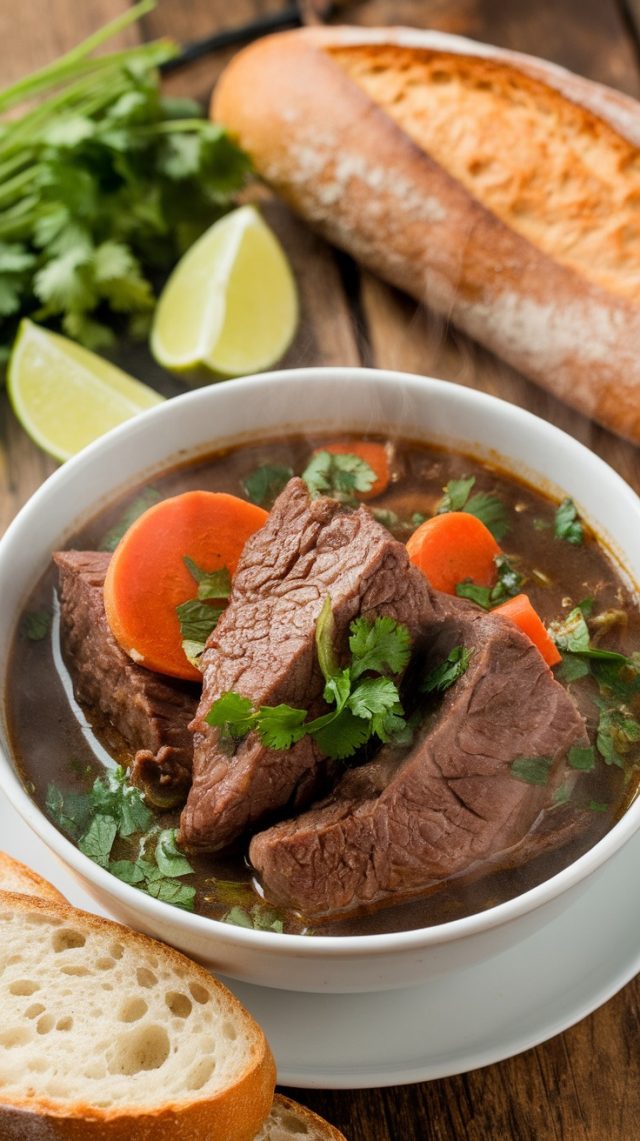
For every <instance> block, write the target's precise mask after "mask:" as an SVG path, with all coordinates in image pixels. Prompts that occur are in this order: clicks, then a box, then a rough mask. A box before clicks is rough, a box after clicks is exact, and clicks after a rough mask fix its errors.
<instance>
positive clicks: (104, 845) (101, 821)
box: [46, 766, 195, 910]
mask: <svg viewBox="0 0 640 1141" xmlns="http://www.w3.org/2000/svg"><path fill="white" fill-rule="evenodd" d="M46 807H47V811H48V813H49V816H50V817H51V819H52V820H53V821H54V822H55V823H56V824H58V825H59V826H60V827H61V828H62V829H63V830H64V831H65V832H67V833H69V834H70V835H71V836H72V837H73V839H74V840H75V841H76V843H77V845H78V848H79V849H80V851H81V852H83V853H84V855H85V856H88V857H89V859H91V860H93V861H94V863H96V864H99V866H100V867H102V868H106V869H107V871H109V872H111V874H112V875H115V876H116V877H117V878H118V879H121V880H123V881H124V882H125V883H128V884H131V885H133V886H134V887H137V888H139V889H140V890H141V891H144V892H146V893H147V894H148V895H153V896H154V897H155V898H156V899H163V900H165V902H167V903H173V904H175V905H176V906H177V907H182V908H185V909H187V910H193V905H194V900H195V888H194V887H192V886H190V885H188V884H183V883H180V882H179V879H180V878H181V877H182V876H185V875H190V874H191V873H192V872H193V868H192V867H191V864H190V863H189V861H188V860H187V858H186V856H185V855H184V854H183V853H182V852H181V851H180V850H179V848H178V846H177V843H176V831H175V829H173V828H165V829H162V830H161V829H159V828H158V826H157V824H156V823H155V816H154V814H153V812H151V810H150V809H149V808H148V807H147V805H146V804H145V801H144V796H143V794H142V793H141V792H140V790H139V789H137V788H134V786H133V785H131V784H129V783H128V780H127V774H126V772H125V770H124V769H123V768H122V767H121V766H118V767H116V768H115V769H113V770H111V771H109V772H108V773H105V775H104V776H102V777H98V778H97V779H96V780H95V781H94V783H93V786H92V788H91V791H90V792H89V793H85V794H80V795H79V794H73V795H71V796H69V795H68V794H64V793H62V792H61V790H60V789H58V788H57V787H56V786H55V785H50V786H49V789H48V791H47V799H46ZM134 837H135V848H136V858H135V859H131V858H114V849H115V848H116V847H122V846H123V845H122V843H119V842H123V841H124V842H126V841H130V842H131V841H132V840H133V838H134ZM126 846H127V845H126V843H125V844H124V847H125V849H126Z"/></svg>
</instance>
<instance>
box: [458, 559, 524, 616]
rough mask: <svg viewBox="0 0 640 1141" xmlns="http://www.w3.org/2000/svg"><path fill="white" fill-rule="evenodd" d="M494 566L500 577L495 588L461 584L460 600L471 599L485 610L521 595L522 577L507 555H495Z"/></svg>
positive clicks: (467, 583) (471, 583)
mask: <svg viewBox="0 0 640 1141" xmlns="http://www.w3.org/2000/svg"><path fill="white" fill-rule="evenodd" d="M493 561H494V564H495V568H496V572H497V575H498V578H497V581H496V583H495V585H494V586H476V584H475V583H474V582H459V583H457V585H456V594H457V595H458V597H459V598H469V599H470V600H471V601H472V602H475V603H477V605H478V606H482V607H483V608H484V609H485V610H492V609H493V607H494V606H499V605H500V603H501V602H504V600H505V599H506V598H513V597H515V595H516V594H519V593H520V588H521V586H522V583H523V577H522V575H521V574H520V573H519V572H518V571H517V570H516V569H515V568H514V567H513V566H512V565H511V563H510V561H509V559H508V558H507V556H506V555H495V556H494V559H493Z"/></svg>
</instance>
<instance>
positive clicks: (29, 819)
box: [0, 366, 640, 960]
mask: <svg viewBox="0 0 640 1141" xmlns="http://www.w3.org/2000/svg"><path fill="white" fill-rule="evenodd" d="M328 378H339V379H340V381H341V382H342V383H349V384H356V385H358V384H361V385H363V386H367V387H368V386H370V385H371V383H373V384H380V385H385V386H386V385H388V384H389V383H391V384H399V383H402V384H405V385H408V386H409V387H410V388H414V387H415V389H416V391H418V390H420V391H421V392H423V393H430V394H431V395H432V396H433V397H434V398H436V399H438V398H442V397H444V398H445V399H447V400H450V401H451V402H452V403H453V405H454V406H455V405H456V404H458V403H459V402H460V403H462V404H465V405H468V406H470V407H471V408H477V409H479V410H480V409H482V410H483V411H487V410H488V411H492V412H494V413H495V414H496V415H497V416H502V417H503V418H507V419H511V420H512V422H514V423H517V424H519V425H521V426H522V427H523V428H525V429H526V428H529V429H530V430H531V431H535V432H543V433H545V434H546V435H547V437H548V439H549V442H550V444H553V443H558V444H560V443H561V444H562V446H563V447H564V448H565V449H566V448H568V449H569V450H570V451H571V452H572V453H573V454H574V455H575V456H576V457H577V458H579V459H580V460H581V461H582V463H583V464H586V465H588V466H590V467H591V469H592V471H593V476H594V477H597V476H598V474H600V475H602V476H606V478H607V479H608V480H609V481H610V482H612V483H613V484H614V485H617V491H618V492H619V494H620V495H622V496H623V497H624V498H626V499H627V501H628V503H629V506H630V507H631V508H632V509H633V510H635V511H636V512H637V514H638V521H639V522H640V498H639V497H638V496H637V495H636V493H635V492H634V491H633V489H632V488H631V487H630V486H629V485H628V484H627V483H626V482H625V480H624V479H623V478H622V476H620V475H619V474H618V473H617V472H616V471H615V470H614V469H613V468H612V467H611V466H610V465H609V464H607V463H606V461H605V460H603V459H602V458H601V457H600V456H598V455H596V454H595V453H594V452H591V451H590V449H589V448H587V447H586V446H585V445H584V444H582V443H581V442H580V441H578V440H577V439H575V438H574V437H573V436H571V435H570V434H569V433H567V432H565V431H563V430H562V429H561V428H558V427H556V426H555V425H553V424H551V423H549V422H548V421H546V420H544V419H543V418H542V417H539V416H537V415H535V413H533V412H530V411H528V410H527V409H523V408H520V407H519V406H518V405H515V404H512V403H510V402H508V401H506V400H504V399H502V398H500V397H497V396H494V395H492V394H490V393H487V392H484V391H482V390H479V389H473V388H467V387H466V386H463V385H459V384H456V383H455V382H453V381H447V380H442V379H438V378H435V377H430V376H422V375H420V374H417V373H407V372H401V371H397V370H392V369H377V368H364V367H357V366H350V367H341V366H313V367H308V368H307V367H302V368H296V369H280V370H275V371H272V372H267V373H260V374H256V375H253V376H247V377H242V378H237V379H235V380H233V381H232V382H224V384H223V385H218V386H206V387H203V388H197V389H194V390H191V391H187V392H184V393H181V394H180V395H178V396H175V397H171V398H170V399H168V400H167V401H166V402H165V403H163V404H160V405H157V406H155V407H153V408H150V409H148V410H146V411H145V412H143V413H141V414H140V415H138V416H136V417H134V418H133V419H131V420H128V421H126V422H125V423H123V424H121V425H119V426H118V427H116V428H114V429H112V430H111V431H109V432H108V433H106V434H105V435H104V436H102V437H101V438H100V439H98V440H97V441H95V442H94V443H93V444H91V445H89V446H88V447H87V448H85V449H83V450H82V451H81V452H80V453H79V454H78V455H76V456H74V457H72V458H71V459H70V460H68V461H67V462H66V463H65V464H64V465H63V466H61V467H59V468H58V469H57V470H56V471H54V472H53V473H52V474H51V475H50V476H49V477H48V478H47V479H46V480H45V481H44V482H43V483H42V484H41V485H40V487H38V489H37V490H36V491H35V492H34V493H33V495H32V496H31V497H30V498H29V499H28V500H27V502H26V503H25V504H24V505H23V507H22V508H21V509H20V510H19V511H18V513H17V514H16V516H15V518H14V519H13V520H12V521H11V523H10V524H9V526H8V527H7V529H6V531H5V533H4V535H3V536H2V537H0V568H1V567H2V565H3V563H4V560H5V558H6V552H7V549H9V550H10V549H11V547H12V545H13V544H14V542H16V541H17V540H19V538H20V534H21V532H22V531H23V530H25V528H28V527H29V525H30V523H31V518H32V516H34V515H36V516H37V514H38V513H39V512H40V511H41V510H44V509H46V505H47V503H48V501H49V499H50V498H51V497H52V496H53V497H54V498H57V497H58V495H59V494H63V493H64V490H65V489H66V488H67V487H68V486H69V485H73V483H74V482H75V481H76V480H77V478H78V477H79V476H81V475H82V473H83V472H84V471H85V470H87V469H88V470H90V469H91V468H92V466H93V465H94V463H95V462H96V461H100V460H105V459H107V458H108V457H109V455H110V453H112V452H115V453H117V452H118V451H121V449H122V447H123V446H124V443H126V442H127V441H128V442H129V443H131V442H132V441H133V440H135V437H136V436H137V435H139V434H140V433H141V432H146V431H148V430H149V428H150V427H153V426H154V425H156V424H157V423H162V422H163V421H165V420H168V419H169V418H170V417H171V416H172V414H173V413H174V411H175V409H176V407H178V406H179V407H184V406H187V405H188V406H191V405H194V406H195V407H198V406H199V405H200V404H203V405H205V406H206V405H208V404H209V402H210V401H213V402H214V403H215V402H216V399H218V397H217V396H216V393H227V392H229V389H230V388H232V391H233V392H235V393H236V394H237V399H242V397H243V395H244V396H245V397H247V396H249V395H250V394H251V393H252V392H254V391H255V389H256V386H260V387H262V386H265V385H284V384H290V385H293V386H295V385H297V384H298V383H300V382H304V383H306V384H308V383H310V382H313V381H314V380H321V379H328ZM376 430H378V429H376ZM289 434H292V433H291V432H290V433H289ZM254 435H255V433H254ZM419 435H420V437H421V438H424V439H425V440H428V438H429V434H428V431H427V432H421V433H419ZM234 439H235V440H237V439H238V433H235V434H234V435H233V436H226V437H225V436H224V435H220V433H219V432H218V430H217V429H216V430H215V441H212V442H215V445H216V446H218V445H220V446H226V444H227V443H232V442H233V440H234ZM123 442H124V443H123ZM452 447H453V445H452ZM209 450H211V449H209ZM478 451H479V449H478ZM176 454H180V455H181V452H180V449H176ZM203 454H204V453H203ZM469 454H470V455H471V454H473V449H471V450H470V451H469ZM505 459H506V460H508V459H509V457H507V456H505ZM181 462H188V457H187V456H184V455H181ZM515 462H516V461H515V458H513V457H512V469H511V470H512V472H513V473H514V474H515V475H516V477H517V472H516V471H514V467H515ZM170 464H171V457H168V459H167V460H165V461H163V462H162V463H161V462H158V464H157V465H153V470H154V471H157V472H159V471H161V470H162V468H163V467H164V468H165V469H166V468H167V467H168V466H170ZM506 470H507V471H509V468H508V467H507V468H506ZM145 472H146V469H145V470H141V471H139V472H138V474H137V475H136V476H134V477H132V478H131V479H129V480H127V483H128V484H130V485H133V484H134V483H139V482H140V481H141V480H142V479H144V478H145ZM540 475H541V478H542V473H540ZM120 490H121V488H117V489H115V490H114V491H113V492H112V493H111V494H108V495H107V496H105V497H104V499H103V502H104V503H105V504H106V503H107V502H108V501H109V499H111V500H112V501H113V499H114V498H115V497H116V496H117V495H118V493H119V491H120ZM99 509H100V504H97V505H96V510H99ZM77 524H78V519H77V517H76V525H77ZM72 530H73V527H69V528H67V531H68V533H72ZM31 585H33V583H31ZM2 681H3V693H2V704H3V707H4V694H5V686H6V679H5V678H4V677H3V678H2ZM0 783H1V784H2V787H3V789H4V790H5V792H6V793H7V796H8V799H9V801H10V802H11V804H12V806H13V807H14V808H15V809H16V810H17V811H18V812H19V814H20V815H21V816H22V818H23V819H24V820H25V822H26V823H27V824H28V825H29V827H30V828H31V829H32V830H33V831H34V832H35V833H36V834H37V835H39V836H40V837H41V838H42V839H43V840H44V842H45V843H46V844H47V845H48V847H49V848H50V849H51V850H52V851H53V852H54V853H55V854H56V855H57V856H58V857H59V858H60V859H61V860H62V861H63V862H64V863H65V864H66V865H67V867H68V868H70V870H71V871H72V872H75V873H76V874H78V875H79V876H80V877H81V878H82V880H83V881H84V882H85V883H86V882H87V881H88V882H89V884H95V885H96V888H97V889H100V891H101V892H102V893H104V894H106V895H107V896H112V897H115V898H116V899H117V900H118V902H119V903H122V904H123V905H124V906H125V907H127V908H128V909H133V910H134V911H137V912H138V913H139V914H140V916H141V918H144V919H148V920H149V921H150V922H151V923H153V924H154V927H155V929H157V927H158V922H157V921H160V923H162V921H165V923H166V922H169V923H170V925H171V926H172V927H174V928H175V927H178V928H183V929H184V930H185V932H187V933H188V934H189V935H193V936H196V937H198V938H199V939H200V941H202V939H203V937H204V941H207V937H208V939H209V940H215V941H217V942H218V943H221V944H233V945H238V946H240V947H247V948H252V949H256V950H262V951H265V952H266V951H269V952H273V951H278V952H283V953H289V954H295V955H296V957H302V958H307V957H309V958H311V957H313V958H315V957H316V956H317V955H318V954H321V955H322V956H323V957H325V958H329V959H331V960H340V959H348V958H351V957H353V956H358V955H361V954H362V953H363V952H366V954H367V956H369V955H372V956H375V955H383V954H386V953H388V952H389V951H394V952H397V951H419V950H423V949H424V950H426V949H428V948H429V947H432V946H437V945H441V944H444V943H449V942H452V941H458V940H463V939H466V938H471V937H473V936H475V935H478V934H480V933H483V932H488V931H492V930H495V929H498V928H500V927H502V926H503V925H505V924H508V923H511V922H513V921H515V920H517V919H518V918H520V917H521V916H523V915H525V914H527V913H530V912H534V911H536V910H537V909H538V908H540V907H541V906H543V905H544V904H546V903H549V902H551V901H552V900H555V899H557V898H558V897H560V896H562V895H563V894H565V893H566V892H568V891H569V890H570V889H571V888H573V887H575V886H576V885H578V884H579V883H580V882H581V881H583V880H585V879H586V878H587V877H588V876H589V875H591V874H592V873H593V872H595V871H596V870H597V869H598V868H599V867H601V866H602V865H603V864H604V863H605V862H606V861H607V860H608V859H609V858H610V857H611V856H612V855H614V853H615V852H617V851H618V850H619V849H620V848H622V847H623V846H624V844H626V843H627V841H628V840H629V839H630V837H631V836H632V835H633V834H634V833H635V831H636V830H637V829H638V827H639V826H640V798H636V799H635V800H634V801H633V802H632V803H631V804H630V806H629V807H628V808H627V809H626V811H625V813H624V814H623V816H622V817H621V818H620V819H619V820H618V821H617V822H616V823H615V824H614V825H613V826H612V828H611V829H610V830H609V831H608V832H607V833H606V834H605V835H604V836H603V837H602V838H601V839H600V840H599V841H597V843H596V844H594V845H593V846H592V847H591V848H589V849H588V851H587V852H585V853H584V854H583V855H582V856H580V857H578V858H577V859H576V860H574V861H573V862H572V863H571V864H569V865H568V866H567V867H566V868H564V869H562V870H561V871H560V872H557V873H556V874H555V875H553V876H551V877H550V878H549V879H547V880H544V881H543V882H542V883H540V884H537V885H536V886H535V887H533V888H530V889H528V890H527V891H525V892H522V893H520V894H519V895H517V896H514V897H513V898H512V899H509V900H506V901H504V902H503V903H500V904H497V905H496V906H495V907H492V908H488V909H486V910H484V911H479V912H475V913H473V914H471V915H468V916H465V917H463V918H461V919H454V920H450V921H448V922H446V923H442V924H437V925H434V926H432V927H420V928H414V929H411V930H408V931H395V932H385V933H378V934H363V935H322V934H313V935H312V936H308V935H300V934H289V933H282V934H280V933H275V932H271V931H258V930H255V929H253V928H244V927H236V926H234V925H231V924H227V923H224V922H223V921H221V920H217V919H213V918H210V917H207V916H202V915H197V914H196V913H193V912H188V911H185V910H182V909H180V908H177V907H175V906H172V905H171V904H167V903H164V902H162V901H160V900H156V899H154V898H153V897H151V896H148V895H146V894H145V893H144V892H141V891H139V890H138V889H136V888H135V887H133V886H132V885H129V884H126V883H124V882H123V881H121V880H119V879H118V878H117V877H116V876H114V875H112V874H111V873H110V872H108V871H106V870H105V869H103V868H101V867H100V866H99V865H97V864H96V863H94V862H93V861H92V860H91V859H90V858H89V857H88V856H85V855H84V854H83V853H82V852H80V850H79V849H78V848H77V847H76V846H75V845H74V844H73V843H72V841H71V840H69V839H68V838H67V837H66V836H65V835H64V834H63V833H62V832H60V831H59V830H58V829H57V828H56V827H55V826H54V825H53V823H52V822H51V821H50V820H49V819H48V818H47V816H46V815H45V813H44V811H43V810H42V809H40V808H39V807H38V805H37V804H36V802H35V801H34V800H32V799H31V797H30V796H29V794H28V792H27V791H26V789H25V788H24V786H23V784H22V782H21V780H20V777H19V775H18V772H17V770H16V768H15V767H14V765H13V764H12V762H11V760H10V757H9V755H7V753H5V750H4V749H3V748H2V747H1V746H0Z"/></svg>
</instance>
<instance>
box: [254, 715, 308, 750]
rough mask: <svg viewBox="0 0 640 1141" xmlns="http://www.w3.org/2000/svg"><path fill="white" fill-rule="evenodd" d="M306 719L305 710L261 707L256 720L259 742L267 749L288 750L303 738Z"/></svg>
mask: <svg viewBox="0 0 640 1141" xmlns="http://www.w3.org/2000/svg"><path fill="white" fill-rule="evenodd" d="M306 717H307V711H306V709H293V708H292V706H290V705H273V706H266V705H263V706H261V707H260V709H259V710H258V719H257V729H258V734H259V736H260V740H261V741H262V743H263V744H264V745H266V746H267V748H269V749H290V748H291V746H292V745H295V743H296V741H300V740H301V738H302V737H304V735H305V732H306V729H305V720H306Z"/></svg>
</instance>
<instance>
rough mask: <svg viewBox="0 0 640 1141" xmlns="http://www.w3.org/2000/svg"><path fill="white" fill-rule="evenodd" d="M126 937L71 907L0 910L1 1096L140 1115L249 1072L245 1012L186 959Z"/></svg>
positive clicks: (251, 1048)
mask: <svg viewBox="0 0 640 1141" xmlns="http://www.w3.org/2000/svg"><path fill="white" fill-rule="evenodd" d="M123 934H124V938H123V939H122V940H120V939H119V938H118V933H117V925H115V924H109V925H108V930H107V929H106V928H105V927H104V926H102V927H101V928H99V929H98V930H94V929H93V928H92V924H91V920H90V919H89V918H88V917H86V916H84V915H83V914H79V915H77V914H74V913H73V911H72V909H68V914H67V915H64V914H63V915H62V916H61V915H58V916H56V917H52V916H51V915H48V914H46V913H45V914H43V913H42V912H41V911H39V910H36V909H34V910H29V909H20V910H19V911H18V912H17V913H16V912H14V911H13V909H12V908H11V907H10V906H6V905H3V906H2V907H0V1011H2V1019H1V1021H0V1103H1V1102H2V1100H3V1099H6V1101H8V1102H11V1101H12V1099H19V1100H20V1101H21V1102H22V1103H23V1104H24V1103H25V1101H26V1102H27V1103H28V1101H29V1099H33V1100H42V1099H44V1100H46V1102H47V1103H48V1104H50V1105H51V1107H52V1108H54V1109H57V1110H58V1111H59V1112H61V1113H62V1112H64V1107H65V1105H70V1106H73V1105H74V1104H75V1103H82V1104H84V1105H87V1104H90V1105H91V1106H92V1107H94V1108H96V1109H98V1110H100V1109H103V1110H109V1109H115V1108H118V1107H122V1106H128V1105H131V1104H132V1103H133V1104H135V1105H136V1107H137V1109H138V1110H140V1111H143V1112H144V1111H145V1110H147V1111H148V1110H152V1109H153V1108H154V1107H157V1106H160V1105H166V1104H167V1103H171V1102H174V1103H181V1102H185V1101H188V1102H190V1101H192V1100H193V1099H194V1098H196V1097H211V1096H212V1095H213V1094H215V1093H216V1091H217V1090H219V1089H224V1088H226V1087H228V1086H229V1085H230V1084H231V1083H233V1082H234V1081H235V1080H237V1079H238V1078H239V1077H241V1076H242V1075H243V1074H244V1073H245V1072H246V1070H247V1067H248V1065H250V1064H251V1062H252V1061H253V1057H254V1053H255V1050H256V1048H257V1047H256V1043H255V1041H254V1038H253V1034H252V1031H251V1030H249V1029H247V1027H246V1026H245V1020H246V1015H245V1013H244V1011H243V1010H242V1008H241V1007H239V1006H238V1007H236V1005H235V1003H234V1000H233V999H232V998H231V996H228V995H227V994H226V991H225V990H224V988H222V987H218V985H217V984H216V983H215V982H214V980H213V979H212V980H211V982H210V984H209V983H208V982H207V975H206V972H204V971H200V969H199V968H195V967H192V966H191V964H190V963H189V962H188V961H186V960H184V961H183V960H182V958H181V956H178V955H175V954H174V953H173V952H169V951H168V949H165V948H160V949H159V950H160V953H159V954H154V953H153V947H154V944H153V943H151V942H150V941H148V940H146V939H144V938H141V937H140V938H139V937H135V938H134V939H133V940H132V938H131V935H132V933H131V932H129V931H126V932H124V929H123ZM164 952H167V953H164Z"/></svg>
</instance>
